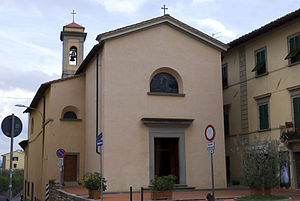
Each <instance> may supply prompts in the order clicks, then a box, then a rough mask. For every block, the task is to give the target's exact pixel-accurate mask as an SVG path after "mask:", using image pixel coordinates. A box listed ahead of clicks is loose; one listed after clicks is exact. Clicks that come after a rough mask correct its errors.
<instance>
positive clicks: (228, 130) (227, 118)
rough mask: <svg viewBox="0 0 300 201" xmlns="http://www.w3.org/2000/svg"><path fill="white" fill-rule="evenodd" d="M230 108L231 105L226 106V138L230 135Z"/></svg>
mask: <svg viewBox="0 0 300 201" xmlns="http://www.w3.org/2000/svg"><path fill="white" fill-rule="evenodd" d="M229 108H230V105H224V134H225V136H229V135H230V126H229Z"/></svg>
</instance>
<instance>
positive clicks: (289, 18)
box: [228, 9, 300, 48]
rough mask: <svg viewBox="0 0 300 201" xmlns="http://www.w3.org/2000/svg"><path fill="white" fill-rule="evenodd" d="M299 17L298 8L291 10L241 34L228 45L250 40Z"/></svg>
mask: <svg viewBox="0 0 300 201" xmlns="http://www.w3.org/2000/svg"><path fill="white" fill-rule="evenodd" d="M299 17H300V9H298V10H296V11H294V12H291V13H289V14H287V15H285V16H283V17H281V18H278V19H277V20H275V21H272V22H270V23H268V24H266V25H264V26H262V27H261V28H259V29H256V30H254V31H252V32H250V33H248V34H246V35H243V36H241V37H240V38H238V39H235V40H233V41H231V42H230V43H228V45H229V46H230V48H233V47H236V46H238V45H240V44H242V43H244V42H247V41H248V40H251V39H253V38H255V37H258V36H260V35H263V34H266V33H268V32H270V31H272V30H274V29H277V28H279V27H281V26H283V25H285V24H287V23H289V22H291V21H293V20H295V19H299Z"/></svg>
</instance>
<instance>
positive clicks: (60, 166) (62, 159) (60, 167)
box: [57, 158, 64, 177]
mask: <svg viewBox="0 0 300 201" xmlns="http://www.w3.org/2000/svg"><path fill="white" fill-rule="evenodd" d="M57 165H58V167H59V171H60V172H61V173H62V171H63V166H64V158H57ZM61 175H62V174H61ZM61 177H62V176H61Z"/></svg>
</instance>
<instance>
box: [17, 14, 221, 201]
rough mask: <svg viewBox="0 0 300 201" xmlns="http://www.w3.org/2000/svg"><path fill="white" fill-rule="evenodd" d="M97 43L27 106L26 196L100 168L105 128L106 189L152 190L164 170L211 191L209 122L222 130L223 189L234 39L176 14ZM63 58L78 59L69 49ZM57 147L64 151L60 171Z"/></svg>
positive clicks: (187, 184) (218, 164)
mask: <svg viewBox="0 0 300 201" xmlns="http://www.w3.org/2000/svg"><path fill="white" fill-rule="evenodd" d="M81 30H82V33H83V30H84V29H81ZM68 34H69V35H72V32H71V33H70V32H69V33H68ZM97 41H98V44H96V45H95V46H94V48H93V49H92V50H91V51H90V52H89V54H88V55H87V56H86V58H85V59H84V60H83V61H82V63H81V64H80V66H79V68H78V69H77V71H76V73H75V75H72V76H63V78H62V79H59V80H54V81H50V82H47V83H44V84H42V85H41V86H40V88H39V90H38V91H37V93H36V95H35V97H34V99H33V100H32V102H31V104H30V107H29V108H28V109H27V110H26V112H29V113H30V120H29V131H28V140H26V141H23V142H22V143H21V146H22V147H24V149H25V153H26V158H25V188H24V192H25V193H24V195H25V196H26V199H27V200H44V195H45V188H46V184H48V182H49V180H52V179H56V180H60V178H62V181H63V182H64V184H65V185H74V184H78V183H81V182H82V178H83V175H84V173H87V172H94V171H97V172H99V171H100V156H99V155H98V154H97V151H99V148H97V147H96V135H98V134H100V132H102V133H103V141H104V143H103V146H102V148H103V176H104V177H105V178H106V180H107V185H108V192H120V191H128V188H129V186H130V185H132V186H133V188H134V190H138V189H140V187H148V186H149V185H150V183H151V180H152V179H153V178H154V177H155V175H166V174H174V175H176V176H177V184H178V186H180V187H194V188H198V189H207V188H210V187H211V178H210V156H209V154H208V153H207V150H206V140H205V137H204V132H205V128H206V126H207V125H209V124H211V125H213V126H214V128H215V131H216V137H215V144H216V148H215V154H214V157H215V167H214V168H215V186H216V188H225V187H226V185H227V184H226V171H225V152H224V150H225V139H224V133H223V130H224V128H223V115H222V113H223V104H222V100H223V99H222V83H221V77H222V75H221V70H220V68H219V66H221V54H222V53H224V52H225V51H226V49H227V45H225V44H223V43H221V42H220V41H218V40H216V39H214V38H211V37H210V36H208V35H206V34H203V33H202V32H200V31H198V30H196V29H194V28H192V27H190V26H188V25H186V24H184V23H182V22H180V21H178V20H176V19H175V18H173V17H171V16H169V15H164V16H162V17H158V18H154V19H150V20H147V21H144V22H141V23H138V24H134V25H130V26H127V27H124V28H121V29H117V30H114V31H110V32H107V33H103V34H100V35H98V37H97ZM64 44H66V43H64ZM64 47H65V46H63V48H64ZM68 47H69V46H68ZM78 49H79V48H78ZM81 50H83V48H81V49H79V51H81ZM78 54H80V52H78ZM63 55H64V56H65V57H67V58H68V59H69V60H71V59H72V58H71V55H72V51H69V52H68V54H65V51H63ZM69 56H70V57H69ZM58 149H64V150H65V151H66V156H65V158H64V168H63V171H62V175H61V174H60V171H59V167H58V165H57V156H56V151H57V150H58Z"/></svg>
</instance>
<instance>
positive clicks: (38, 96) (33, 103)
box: [24, 74, 84, 113]
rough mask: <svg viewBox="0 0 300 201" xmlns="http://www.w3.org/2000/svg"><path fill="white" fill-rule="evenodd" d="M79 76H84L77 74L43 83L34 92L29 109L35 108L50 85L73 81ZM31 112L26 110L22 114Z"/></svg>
mask: <svg viewBox="0 0 300 201" xmlns="http://www.w3.org/2000/svg"><path fill="white" fill-rule="evenodd" d="M80 76H84V74H78V75H74V76H71V77H66V78H61V79H57V80H52V81H49V82H45V83H43V84H41V86H40V88H39V89H38V91H37V92H36V94H35V96H34V98H33V99H32V101H31V103H30V106H29V107H31V108H36V106H37V104H38V103H39V102H40V100H41V98H42V97H43V96H44V93H45V91H46V90H47V89H48V88H49V87H50V86H51V84H54V83H57V82H63V81H66V80H71V79H75V78H77V77H80ZM31 111H32V109H30V108H27V109H26V110H25V111H24V113H26V112H31Z"/></svg>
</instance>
